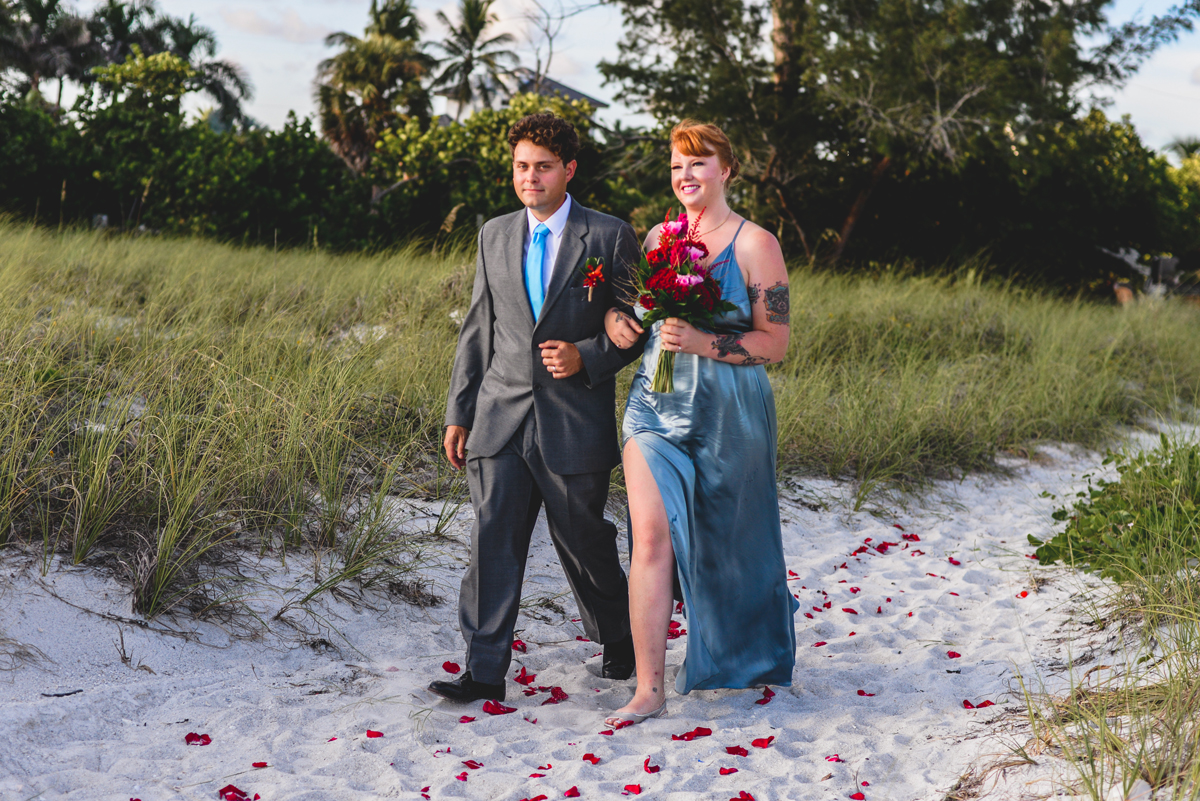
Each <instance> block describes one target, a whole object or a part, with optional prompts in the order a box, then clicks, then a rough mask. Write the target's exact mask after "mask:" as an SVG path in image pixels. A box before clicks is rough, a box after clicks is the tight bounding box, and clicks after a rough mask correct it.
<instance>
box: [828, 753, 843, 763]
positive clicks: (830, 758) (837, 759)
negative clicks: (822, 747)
mask: <svg viewBox="0 0 1200 801" xmlns="http://www.w3.org/2000/svg"><path fill="white" fill-rule="evenodd" d="M825 761H826V762H843V761H844V760H843V759H842V758H841V757H839V756H838V755H837V754H834V755H833V756H827V757H825Z"/></svg>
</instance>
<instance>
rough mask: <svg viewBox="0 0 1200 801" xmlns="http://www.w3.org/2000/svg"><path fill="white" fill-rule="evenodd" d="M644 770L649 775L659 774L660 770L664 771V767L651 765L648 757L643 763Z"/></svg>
mask: <svg viewBox="0 0 1200 801" xmlns="http://www.w3.org/2000/svg"><path fill="white" fill-rule="evenodd" d="M642 770H644V771H646V772H647V773H658V772H659V771H660V770H662V765H651V764H650V757H646V761H645V762H643V763H642Z"/></svg>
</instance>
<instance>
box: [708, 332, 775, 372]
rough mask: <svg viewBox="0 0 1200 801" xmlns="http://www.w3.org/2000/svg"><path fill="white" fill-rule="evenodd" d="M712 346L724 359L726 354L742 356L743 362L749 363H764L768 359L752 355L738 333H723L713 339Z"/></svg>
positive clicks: (718, 356) (720, 357)
mask: <svg viewBox="0 0 1200 801" xmlns="http://www.w3.org/2000/svg"><path fill="white" fill-rule="evenodd" d="M712 346H713V348H715V349H716V351H717V358H718V359H724V358H725V357H726V356H741V357H742V364H747V365H754V364H763V363H765V362H766V361H767V360H766V359H764V358H763V357H761V356H751V355H750V351H748V350H746V348H745V347H744V346H743V345H742V341H741V340H740V339H738V336H737V334H722V335H721V336H719V337H717V338H716V339H714V340H713V341H712Z"/></svg>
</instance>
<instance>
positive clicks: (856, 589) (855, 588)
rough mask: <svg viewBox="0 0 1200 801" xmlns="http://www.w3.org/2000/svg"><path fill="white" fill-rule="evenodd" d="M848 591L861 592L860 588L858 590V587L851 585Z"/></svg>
mask: <svg viewBox="0 0 1200 801" xmlns="http://www.w3.org/2000/svg"><path fill="white" fill-rule="evenodd" d="M850 592H851V593H858V592H862V590H860V589H859V588H858V587H851V588H850Z"/></svg>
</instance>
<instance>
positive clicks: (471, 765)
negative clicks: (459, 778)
mask: <svg viewBox="0 0 1200 801" xmlns="http://www.w3.org/2000/svg"><path fill="white" fill-rule="evenodd" d="M463 764H464V765H466V766H467V767H468V768H470V769H471V770H479V769H480V768H482V767H483V763H482V762H476V761H475V760H473V759H467V760H464V761H463Z"/></svg>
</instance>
